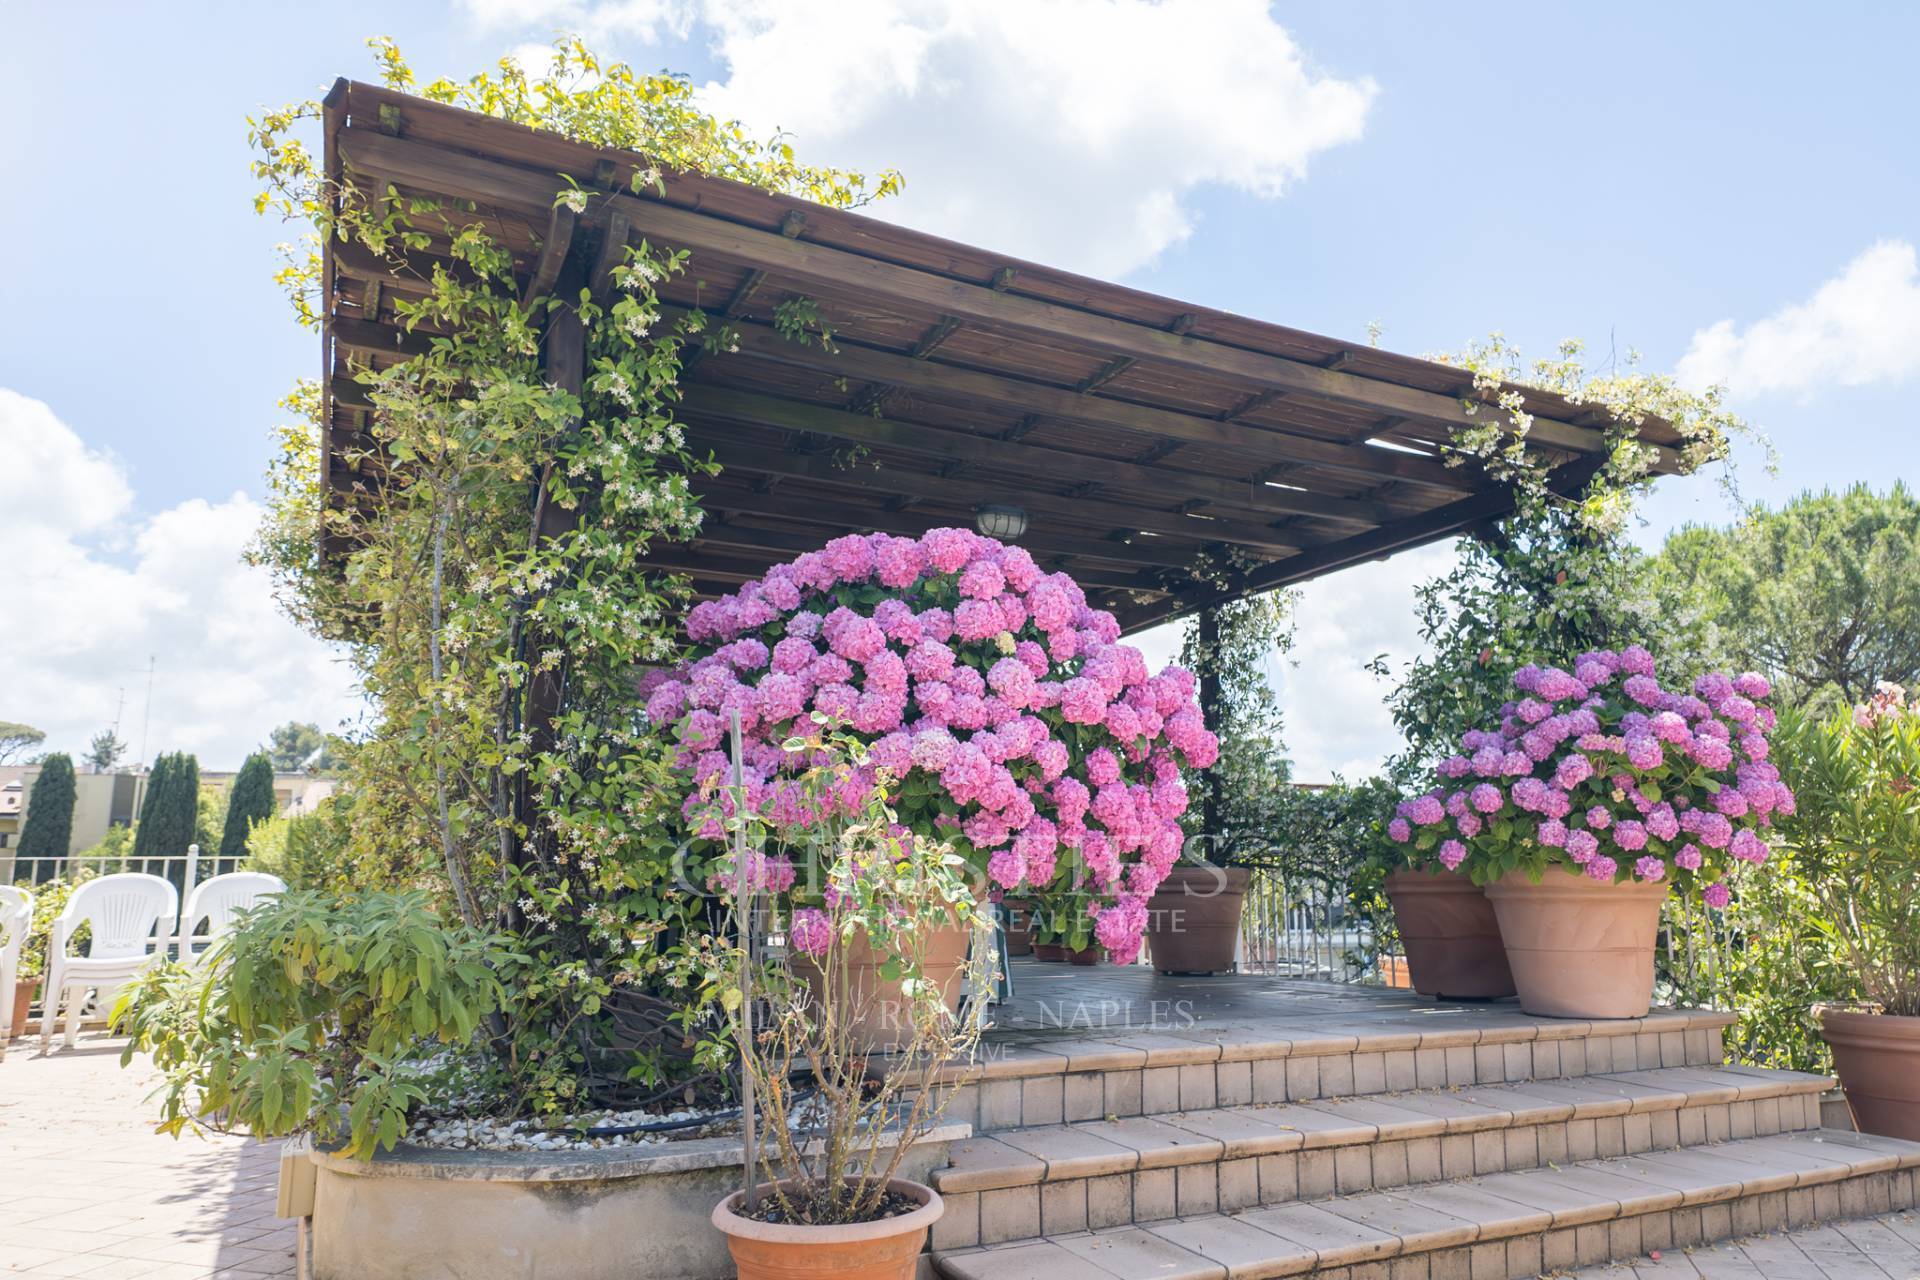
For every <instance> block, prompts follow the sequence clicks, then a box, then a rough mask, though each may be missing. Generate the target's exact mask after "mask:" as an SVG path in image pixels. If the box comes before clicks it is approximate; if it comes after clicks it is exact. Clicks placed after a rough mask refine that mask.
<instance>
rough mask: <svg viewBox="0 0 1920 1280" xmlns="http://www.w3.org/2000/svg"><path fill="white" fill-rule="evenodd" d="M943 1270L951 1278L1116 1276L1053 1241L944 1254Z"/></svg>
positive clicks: (1101, 1279) (1095, 1279) (1093, 1279)
mask: <svg viewBox="0 0 1920 1280" xmlns="http://www.w3.org/2000/svg"><path fill="white" fill-rule="evenodd" d="M940 1270H941V1272H942V1273H943V1274H944V1275H946V1276H948V1277H949V1280H1011V1278H1012V1277H1017V1276H1034V1277H1045V1280H1113V1275H1114V1273H1113V1272H1111V1271H1108V1270H1107V1269H1106V1268H1104V1267H1101V1266H1098V1265H1096V1264H1094V1263H1092V1262H1090V1261H1088V1260H1087V1259H1085V1258H1082V1257H1080V1256H1079V1255H1077V1254H1074V1253H1070V1252H1068V1251H1067V1250H1066V1249H1063V1248H1061V1247H1060V1245H1059V1244H1057V1243H1054V1242H1052V1241H1038V1242H1036V1243H1033V1244H1022V1245H1015V1246H1013V1247H1012V1248H1007V1249H966V1250H961V1251H960V1252H957V1253H947V1254H942V1255H941V1257H940Z"/></svg>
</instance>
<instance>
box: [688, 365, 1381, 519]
mask: <svg viewBox="0 0 1920 1280" xmlns="http://www.w3.org/2000/svg"><path fill="white" fill-rule="evenodd" d="M683 395H684V399H683V401H682V404H683V407H684V409H685V410H686V411H687V412H689V413H691V414H693V415H695V416H698V417H702V418H718V419H721V420H724V421H730V422H740V423H746V424H749V425H754V426H767V427H779V428H782V429H785V430H789V431H806V432H811V433H813V434H815V435H823V436H831V437H833V438H834V439H837V440H849V441H853V442H855V443H857V444H867V445H876V446H885V447H888V448H894V449H904V450H907V451H908V452H912V453H924V454H927V455H929V456H932V457H937V458H946V459H949V460H952V461H957V462H965V463H970V464H979V465H981V466H988V467H1006V468H1013V469H1016V470H1018V469H1024V468H1039V469H1043V470H1045V471H1049V472H1052V473H1054V474H1058V475H1061V476H1066V477H1072V478H1073V479H1074V480H1075V481H1078V482H1087V481H1094V482H1098V483H1102V484H1118V485H1131V486H1134V487H1144V488H1147V489H1150V490H1158V491H1160V492H1161V493H1164V494H1166V495H1168V496H1170V497H1180V498H1188V499H1198V500H1200V501H1203V502H1207V503H1210V504H1212V505H1215V506H1218V507H1221V508H1226V509H1231V510H1236V511H1247V512H1249V513H1252V514H1254V515H1262V514H1267V515H1275V516H1279V515H1309V516H1317V517H1320V518H1321V519H1325V520H1333V521H1338V522H1340V523H1343V524H1357V525H1362V526H1373V525H1378V524H1383V523H1385V522H1387V521H1388V520H1391V519H1393V518H1394V516H1395V514H1396V513H1395V512H1394V511H1393V509H1392V508H1391V507H1389V506H1387V505H1386V504H1385V503H1380V502H1367V501H1359V500H1355V499H1349V498H1328V497H1323V496H1321V495H1319V494H1316V493H1307V492H1304V491H1300V490H1295V489H1283V488H1276V487H1274V486H1272V485H1268V484H1262V483H1250V482H1248V481H1246V480H1235V479H1230V478H1227V477H1222V476H1209V475H1202V474H1199V473H1196V472H1185V471H1176V470H1172V469H1169V468H1165V467H1149V466H1141V465H1139V464H1136V463H1132V462H1121V461H1115V460H1113V459H1109V458H1100V457H1094V456H1091V455H1088V454H1081V453H1071V452H1067V451H1064V450H1060V449H1047V448H1041V447H1038V446H1035V445H1033V444H1031V443H1025V442H1022V443H1009V442H1007V441H1003V440H996V439H993V438H992V437H989V436H976V435H969V434H967V433H965V432H960V431H944V430H941V429H939V428H935V427H929V426H925V425H923V424H920V423H902V422H894V421H890V420H888V419H886V418H883V417H875V416H872V415H870V414H865V413H851V412H848V411H846V410H842V409H834V408H830V407H828V406H825V405H815V404H808V403H806V402H804V401H799V400H788V399H784V398H781V397H778V396H769V395H761V394H758V393H755V392H751V391H739V390H735V389H733V388H731V387H716V386H706V385H702V384H698V383H695V384H693V385H690V386H687V387H685V388H684V389H683Z"/></svg>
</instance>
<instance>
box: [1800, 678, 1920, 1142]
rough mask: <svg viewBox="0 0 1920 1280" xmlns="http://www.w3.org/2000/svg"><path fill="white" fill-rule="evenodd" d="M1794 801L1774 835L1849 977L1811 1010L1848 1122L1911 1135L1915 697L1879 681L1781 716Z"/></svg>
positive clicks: (1917, 973)
mask: <svg viewBox="0 0 1920 1280" xmlns="http://www.w3.org/2000/svg"><path fill="white" fill-rule="evenodd" d="M1777 747H1778V750H1777V757H1778V759H1779V762H1780V769H1781V773H1782V775H1783V776H1784V778H1785V780H1786V782H1787V783H1788V785H1789V786H1791V787H1792V789H1793V791H1794V794H1795V795H1797V796H1798V797H1799V803H1798V805H1797V806H1794V807H1792V808H1790V809H1788V810H1786V811H1784V812H1783V813H1782V815H1781V816H1780V819H1779V829H1780V835H1781V837H1782V839H1783V840H1785V841H1786V843H1787V844H1788V845H1789V846H1790V848H1791V850H1792V854H1793V857H1794V861H1795V865H1796V866H1797V867H1798V868H1799V869H1800V871H1801V872H1802V874H1803V877H1804V881H1805V883H1806V885H1807V886H1808V888H1809V889H1810V891H1811V892H1812V893H1813V894H1814V896H1815V898H1816V899H1817V900H1818V901H1819V903H1820V907H1821V910H1820V915H1821V917H1822V921H1823V932H1825V933H1826V934H1828V935H1829V936H1831V937H1832V938H1834V939H1835V940H1836V941H1837V942H1838V943H1839V944H1840V949H1841V951H1842V953H1843V954H1844V955H1845V956H1846V957H1847V959H1848V961H1849V963H1848V965H1847V966H1846V968H1845V972H1847V973H1848V974H1850V975H1851V977H1852V980H1853V982H1854V983H1855V984H1856V990H1855V991H1854V992H1853V999H1852V1001H1851V1002H1850V1003H1849V1004H1847V1005H1844V1006H1824V1007H1821V1008H1819V1009H1818V1010H1817V1011H1816V1012H1817V1013H1818V1016H1819V1018H1820V1033H1821V1036H1822V1037H1823V1038H1824V1039H1825V1040H1826V1042H1827V1044H1828V1046H1829V1047H1830V1048H1832V1050H1833V1061H1834V1070H1835V1073H1836V1074H1837V1075H1838V1076H1839V1077H1840V1086H1841V1088H1842V1089H1843V1090H1845V1092H1846V1097H1847V1105H1848V1107H1849V1108H1850V1109H1851V1110H1852V1112H1853V1118H1854V1123H1855V1125H1856V1126H1857V1127H1858V1128H1860V1129H1861V1130H1862V1131H1863V1132H1866V1133H1881V1134H1887V1135H1890V1136H1892V1137H1898V1138H1909V1139H1920V703H1910V702H1908V701H1907V697H1906V692H1905V690H1903V689H1901V688H1900V687H1899V686H1897V685H1887V684H1883V685H1881V686H1880V688H1879V690H1878V692H1877V693H1875V695H1874V697H1873V698H1872V699H1871V700H1870V701H1869V702H1868V703H1866V704H1865V705H1864V706H1861V707H1858V708H1855V709H1853V710H1851V711H1847V710H1842V711H1839V712H1836V713H1834V714H1833V715H1832V716H1830V717H1825V718H1819V717H1813V716H1804V715H1792V714H1789V715H1785V716H1782V717H1781V726H1780V732H1779V735H1778V738H1777Z"/></svg>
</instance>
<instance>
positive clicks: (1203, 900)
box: [1147, 838, 1253, 973]
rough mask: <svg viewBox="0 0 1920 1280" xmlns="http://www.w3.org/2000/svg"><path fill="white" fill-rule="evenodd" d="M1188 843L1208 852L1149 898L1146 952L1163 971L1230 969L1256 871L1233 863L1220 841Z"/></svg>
mask: <svg viewBox="0 0 1920 1280" xmlns="http://www.w3.org/2000/svg"><path fill="white" fill-rule="evenodd" d="M1188 843H1189V847H1190V848H1191V847H1196V846H1198V847H1201V848H1204V850H1205V852H1206V853H1207V854H1208V855H1209V856H1207V857H1195V858H1194V860H1193V861H1189V862H1183V863H1181V864H1180V865H1179V866H1176V867H1174V868H1173V870H1171V871H1169V872H1168V873H1167V878H1166V879H1165V880H1162V881H1161V882H1160V887H1159V888H1158V889H1156V890H1154V893H1153V897H1152V898H1151V899H1150V900H1149V901H1148V903H1147V952H1148V955H1149V957H1150V958H1151V959H1152V961H1153V967H1154V969H1155V971H1156V972H1159V973H1228V972H1231V971H1232V969H1233V966H1234V959H1235V953H1236V951H1237V950H1238V946H1239V942H1240V912H1241V907H1242V905H1243V904H1244V903H1245V901H1246V897H1247V888H1248V886H1249V885H1251V884H1252V883H1253V872H1252V871H1250V870H1248V869H1247V868H1246V867H1241V866H1234V865H1232V864H1231V863H1230V862H1229V861H1228V860H1227V857H1226V856H1225V854H1224V852H1223V850H1222V846H1221V843H1220V842H1219V841H1217V840H1207V839H1205V838H1197V839H1195V840H1192V841H1189V842H1188Z"/></svg>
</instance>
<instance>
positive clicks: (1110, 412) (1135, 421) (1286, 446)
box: [727, 323, 1476, 494]
mask: <svg viewBox="0 0 1920 1280" xmlns="http://www.w3.org/2000/svg"><path fill="white" fill-rule="evenodd" d="M734 333H735V335H736V336H737V338H738V340H739V344H740V353H739V354H740V355H745V356H751V357H756V358H759V359H765V360H770V361H774V362H776V363H781V364H792V365H795V366H798V367H802V368H819V367H820V366H821V365H823V364H824V365H826V366H828V367H829V369H833V370H841V371H844V373H845V375H846V376H847V377H849V378H856V379H861V380H864V381H869V382H885V383H888V384H891V385H893V386H897V387H904V388H906V389H908V390H912V391H922V392H926V393H929V394H932V395H943V396H954V397H959V398H961V399H966V400H978V401H981V402H982V403H986V404H991V405H996V406H999V407H1001V408H1006V409H1013V410H1016V411H1020V412H1025V413H1033V414H1039V415H1044V416H1046V417H1052V418H1058V419H1060V420H1061V421H1064V422H1087V423H1094V424H1098V425H1102V426H1109V427H1118V428H1120V429H1122V430H1126V431H1137V432H1140V433H1142V434H1147V435H1156V436H1167V437H1171V438H1173V439H1175V440H1179V441H1181V442H1183V443H1193V444H1208V445H1220V446H1224V447H1227V448H1234V449H1246V450H1248V451H1249V453H1250V454H1251V455H1253V457H1255V458H1258V459H1260V460H1262V461H1264V460H1266V459H1269V458H1276V459H1277V458H1280V457H1285V458H1288V459H1291V460H1297V461H1300V462H1310V463H1313V464H1315V465H1317V466H1321V467H1325V468H1327V469H1328V470H1332V471H1346V472H1352V473H1355V474H1358V475H1366V476H1378V475H1391V476H1394V477H1395V478H1397V479H1401V480H1406V481H1408V482H1410V483H1413V484H1418V485H1421V486H1423V487H1426V488H1430V489H1438V490H1440V491H1442V492H1445V493H1456V494H1458V493H1468V492H1471V491H1472V490H1473V489H1474V488H1475V487H1476V486H1475V484H1474V482H1473V480H1472V473H1470V472H1468V471H1465V470H1462V469H1460V468H1456V467H1449V466H1447V465H1446V464H1445V463H1443V462H1439V461H1432V460H1428V459H1426V458H1419V457H1415V456H1414V455H1412V454H1406V453H1398V452H1395V451H1394V450H1391V449H1382V448H1378V447H1376V446H1373V445H1348V444H1336V443H1334V442H1332V441H1326V440H1315V439H1313V438H1311V437H1308V436H1302V435H1293V434H1287V433H1285V432H1283V431H1281V430H1277V429H1270V428H1266V427H1254V426H1245V425H1241V424H1240V423H1238V422H1235V421H1233V420H1232V419H1233V418H1234V417H1237V416H1238V415H1237V414H1232V415H1229V416H1228V417H1226V418H1204V417H1199V416H1197V415H1193V414H1186V413H1179V412H1176V411H1174V410H1171V409H1158V408H1154V407H1152V406H1149V405H1142V404H1135V403H1133V402H1131V401H1127V400H1116V399H1112V398H1110V397H1107V396H1097V395H1092V394H1083V393H1081V392H1077V391H1074V390H1072V389H1070V388H1066V387H1052V386H1048V385H1046V384H1044V383H1035V382H1026V381H1022V380H1020V379H1018V378H1009V377H1004V376H1000V375H997V374H991V373H982V372H980V371H978V370H973V369H967V368H963V367H961V366H958V365H949V364H941V363H937V362H927V361H922V360H916V359H914V358H912V357H910V356H900V355H895V354H893V353H892V352H888V351H879V350H875V349H873V348H871V347H859V346H855V345H853V344H851V343H847V342H838V343H836V344H835V350H834V351H833V352H832V353H831V354H830V355H829V356H828V357H827V358H826V359H825V360H822V359H821V357H820V355H819V354H818V353H817V352H812V351H810V350H809V349H808V348H806V347H804V346H802V345H801V344H799V343H795V342H792V341H790V340H789V339H786V338H783V337H781V336H780V335H779V334H778V333H775V332H774V331H773V330H772V329H769V328H767V327H765V326H762V325H753V324H744V323H738V324H736V325H735V326H734ZM727 358H728V359H733V358H736V357H732V356H729V357H727Z"/></svg>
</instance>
